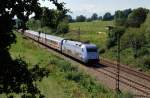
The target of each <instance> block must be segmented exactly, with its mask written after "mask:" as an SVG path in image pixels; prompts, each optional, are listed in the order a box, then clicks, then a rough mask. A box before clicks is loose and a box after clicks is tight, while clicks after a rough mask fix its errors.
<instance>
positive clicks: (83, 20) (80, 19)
mask: <svg viewBox="0 0 150 98" xmlns="http://www.w3.org/2000/svg"><path fill="white" fill-rule="evenodd" d="M85 20H86V17H85V16H83V15H80V16H77V17H76V21H77V22H85Z"/></svg>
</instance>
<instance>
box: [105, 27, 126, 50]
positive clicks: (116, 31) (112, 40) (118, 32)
mask: <svg viewBox="0 0 150 98" xmlns="http://www.w3.org/2000/svg"><path fill="white" fill-rule="evenodd" d="M123 33H124V28H122V27H116V28H113V29H112V30H111V31H110V32H109V33H108V40H107V48H108V49H109V48H111V47H113V46H115V45H116V44H117V40H119V39H120V38H121V36H122V35H123ZM117 37H118V38H117Z"/></svg>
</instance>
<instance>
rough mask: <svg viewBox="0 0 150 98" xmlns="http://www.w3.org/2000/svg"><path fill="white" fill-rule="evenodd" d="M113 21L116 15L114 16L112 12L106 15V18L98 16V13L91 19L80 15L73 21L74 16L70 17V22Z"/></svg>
mask: <svg viewBox="0 0 150 98" xmlns="http://www.w3.org/2000/svg"><path fill="white" fill-rule="evenodd" d="M113 19H114V15H112V14H111V13H110V12H107V13H105V14H104V16H98V14H97V13H93V14H92V16H91V17H86V16H84V15H79V16H77V17H76V18H75V19H73V18H72V16H70V15H68V20H69V22H91V21H95V20H104V21H110V20H113Z"/></svg>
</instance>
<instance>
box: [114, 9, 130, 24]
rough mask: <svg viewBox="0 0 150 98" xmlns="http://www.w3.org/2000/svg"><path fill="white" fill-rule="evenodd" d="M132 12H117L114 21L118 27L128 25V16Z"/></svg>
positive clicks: (127, 10) (128, 10)
mask: <svg viewBox="0 0 150 98" xmlns="http://www.w3.org/2000/svg"><path fill="white" fill-rule="evenodd" d="M131 12H132V10H131V9H126V10H123V11H120V10H118V11H116V12H115V15H114V21H115V25H116V26H124V25H125V23H126V20H127V18H128V15H129V14H130V13H131Z"/></svg>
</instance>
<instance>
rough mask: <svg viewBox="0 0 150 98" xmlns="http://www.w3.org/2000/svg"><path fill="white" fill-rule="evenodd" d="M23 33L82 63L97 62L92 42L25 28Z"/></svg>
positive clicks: (97, 58) (95, 49)
mask: <svg viewBox="0 0 150 98" xmlns="http://www.w3.org/2000/svg"><path fill="white" fill-rule="evenodd" d="M24 34H25V36H27V37H30V38H32V39H34V40H36V41H39V42H41V43H43V44H46V45H47V46H49V47H51V48H53V49H56V50H57V51H60V52H61V53H64V54H66V55H69V56H71V57H73V58H75V59H77V60H79V61H81V62H83V63H86V64H91V63H98V62H99V54H98V48H97V47H96V45H94V44H88V43H82V42H78V41H72V40H69V39H65V38H61V37H57V36H53V35H48V34H45V33H39V32H35V31H32V30H25V31H24Z"/></svg>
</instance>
